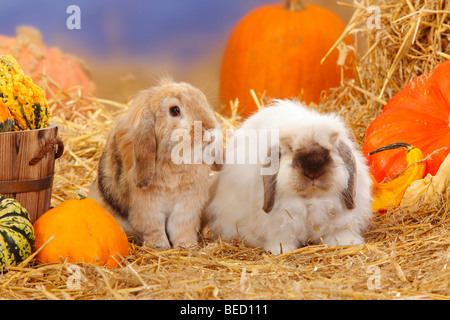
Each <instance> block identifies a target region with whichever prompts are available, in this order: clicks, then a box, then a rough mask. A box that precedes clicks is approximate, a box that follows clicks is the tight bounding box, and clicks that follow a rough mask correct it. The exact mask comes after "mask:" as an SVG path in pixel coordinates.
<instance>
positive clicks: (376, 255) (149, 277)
mask: <svg viewBox="0 0 450 320" xmlns="http://www.w3.org/2000/svg"><path fill="white" fill-rule="evenodd" d="M370 5H377V6H379V7H380V28H379V29H368V28H367V19H368V18H369V17H370V14H369V13H368V12H367V8H368V7H369V6H370ZM352 6H353V7H354V8H355V13H354V15H353V17H352V19H351V21H350V22H349V24H348V26H347V29H346V30H345V32H344V35H345V34H352V35H354V36H355V38H356V39H357V41H356V52H357V53H358V56H359V61H358V62H357V63H356V65H355V66H356V70H357V72H356V80H354V81H346V82H344V83H342V85H341V86H340V87H338V88H335V89H333V90H332V92H331V94H330V95H328V96H324V97H323V100H322V102H321V103H320V104H318V105H315V106H313V107H315V108H317V109H318V110H321V111H335V112H338V113H340V114H341V115H342V116H343V117H344V118H345V119H346V121H347V122H348V123H349V125H350V126H351V128H352V130H353V133H354V137H355V139H356V140H357V141H358V142H362V139H363V138H364V133H365V129H366V128H367V126H368V124H369V123H370V121H372V120H373V118H374V117H375V116H376V115H378V114H379V112H380V111H381V110H382V107H383V105H384V104H385V103H386V101H387V100H389V98H390V97H392V95H394V94H395V93H396V92H398V91H399V90H400V89H401V88H402V87H404V86H405V84H406V83H407V82H408V81H409V80H410V79H412V78H413V77H415V76H417V75H420V74H422V73H424V72H428V71H431V70H432V69H433V68H434V67H435V66H436V65H437V64H438V63H439V62H442V61H444V60H446V59H448V58H449V56H448V55H449V54H450V50H449V48H448V46H449V39H450V38H449V36H450V34H449V32H450V23H449V20H450V18H449V15H448V14H449V13H450V12H449V11H448V10H449V9H450V8H449V7H448V3H447V1H438V0H436V1H431V0H429V1H425V2H423V1H415V0H404V1H394V0H373V1H369V0H361V1H355V2H354V4H353V5H352ZM339 46H340V45H339V42H338V43H337V44H336V47H339ZM341 50H343V49H342V48H341ZM67 97H69V100H68V101H67ZM63 98H64V99H63ZM255 99H256V97H255ZM256 100H257V101H258V103H259V104H260V105H261V107H264V98H263V97H260V99H256ZM49 103H50V105H51V106H52V108H53V109H54V115H53V118H52V120H53V122H56V123H58V124H59V125H60V135H61V137H62V139H63V141H64V144H65V148H66V151H65V153H64V155H63V157H62V158H60V159H59V160H57V162H56V168H55V172H56V175H55V182H54V187H53V198H52V205H53V206H56V205H58V204H60V203H61V202H62V201H65V200H68V199H71V198H78V197H81V196H85V195H86V194H87V191H88V189H89V186H90V184H91V182H92V181H93V179H94V178H95V175H96V167H97V163H98V159H99V157H100V155H101V152H102V149H103V146H104V144H105V142H106V138H107V134H108V132H109V131H110V130H111V128H112V126H113V124H114V120H115V119H116V118H117V117H118V116H119V115H120V114H121V113H122V112H123V111H124V110H125V108H126V105H125V104H120V103H116V102H114V101H108V100H106V99H99V98H96V97H81V96H80V93H79V92H78V91H77V90H76V88H75V89H74V90H73V92H61V93H59V94H56V95H55V96H53V97H52V98H51V99H49ZM238 103H239V102H238V101H232V102H230V108H232V111H234V112H232V116H231V117H230V118H224V117H223V116H221V115H220V114H218V113H217V116H218V118H219V120H220V122H221V124H222V126H223V129H224V130H226V129H228V128H236V127H238V126H239V124H240V122H241V119H240V118H239V115H238V113H237V110H238V108H237V107H238ZM57 107H58V108H57ZM76 110H78V111H76ZM449 211H450V202H449V201H448V195H447V196H443V197H441V198H440V199H439V201H435V202H434V203H427V204H424V203H416V204H415V205H414V206H411V207H400V208H396V209H393V210H390V211H388V212H387V213H386V214H384V215H381V216H374V218H373V221H372V223H371V226H370V228H369V230H368V231H367V232H366V233H365V235H364V236H365V240H366V243H365V244H363V245H358V246H344V247H333V248H329V247H327V246H325V245H313V246H306V247H303V248H300V249H297V250H295V251H293V252H289V253H283V254H281V255H278V256H274V255H272V254H270V253H267V252H265V251H264V250H262V249H259V248H251V247H247V246H245V245H243V244H242V243H240V242H233V243H228V242H224V241H221V240H217V241H212V240H210V239H209V238H208V235H206V236H205V238H204V239H203V240H202V242H201V243H200V244H199V245H198V246H197V247H195V248H190V249H189V250H181V249H171V250H166V251H156V250H153V249H151V248H146V247H140V246H136V245H134V244H130V255H129V256H128V257H124V258H123V259H121V261H120V265H119V266H118V267H116V268H114V269H107V268H103V267H97V266H94V265H90V264H82V263H77V264H69V263H66V262H64V263H59V264H47V265H38V264H36V262H35V261H34V259H32V258H31V259H29V261H26V262H25V263H23V264H21V265H19V266H16V267H10V268H8V272H6V273H4V274H3V275H0V296H1V298H3V299H80V300H82V299H89V300H91V299H187V300H189V299H208V300H215V299H218V300H222V299H283V300H288V299H292V300H296V299H449V298H450V229H449V227H450V214H449Z"/></svg>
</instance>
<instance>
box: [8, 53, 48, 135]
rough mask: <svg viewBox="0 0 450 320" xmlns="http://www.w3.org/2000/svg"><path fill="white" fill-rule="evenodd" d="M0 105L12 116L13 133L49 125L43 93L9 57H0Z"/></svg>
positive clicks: (12, 58)
mask: <svg viewBox="0 0 450 320" xmlns="http://www.w3.org/2000/svg"><path fill="white" fill-rule="evenodd" d="M0 103H1V104H4V105H5V106H6V107H7V108H8V109H9V112H10V114H11V115H12V116H13V118H14V128H13V129H14V131H20V130H33V129H40V128H45V127H48V125H49V117H50V114H51V112H50V108H49V106H48V104H47V99H46V98H45V94H44V91H43V90H42V89H41V88H40V87H39V86H37V85H36V84H34V83H33V81H32V79H31V78H30V77H28V76H26V75H25V74H24V72H23V70H22V69H21V67H20V65H19V64H18V63H17V61H16V59H14V57H13V56H11V55H2V56H0ZM4 131H6V130H4Z"/></svg>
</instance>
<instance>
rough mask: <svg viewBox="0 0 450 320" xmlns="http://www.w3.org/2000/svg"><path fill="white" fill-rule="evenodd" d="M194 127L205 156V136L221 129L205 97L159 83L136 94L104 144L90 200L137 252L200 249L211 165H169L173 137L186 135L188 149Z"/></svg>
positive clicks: (181, 85)
mask: <svg viewBox="0 0 450 320" xmlns="http://www.w3.org/2000/svg"><path fill="white" fill-rule="evenodd" d="M194 121H196V123H197V124H198V123H200V125H201V126H202V128H201V130H200V135H201V136H200V143H201V146H200V147H201V148H204V147H205V143H204V142H203V141H202V137H203V135H204V134H205V132H209V131H208V130H214V129H215V128H217V127H218V123H217V121H216V118H215V116H214V112H213V110H212V108H211V106H210V105H209V103H208V101H207V99H206V97H205V95H204V94H203V93H202V92H201V91H200V90H198V89H196V88H194V87H193V86H191V85H189V84H187V83H183V82H180V83H176V82H173V81H172V80H171V79H163V80H161V81H160V83H159V84H158V85H157V86H154V87H151V88H150V89H148V90H143V91H141V92H139V93H138V94H137V96H136V97H135V98H134V99H133V100H132V102H131V105H130V108H129V110H127V112H126V113H125V114H124V116H122V117H121V118H120V119H119V120H118V121H117V123H116V126H115V127H114V128H113V130H112V131H111V133H110V134H109V136H108V139H107V142H106V146H105V148H104V151H103V154H102V156H101V159H100V162H99V165H98V175H97V178H96V179H95V181H94V182H93V184H92V186H91V189H90V191H89V194H88V197H90V198H93V199H96V200H97V201H98V202H99V203H100V204H101V205H102V206H103V207H104V208H105V209H107V210H108V211H109V212H110V213H111V214H113V215H114V216H115V218H116V219H117V220H118V221H119V222H120V224H121V225H122V227H123V229H124V230H125V232H126V233H127V235H128V236H129V237H130V238H132V239H134V240H135V241H136V242H137V243H139V244H142V243H143V244H145V245H147V246H151V247H154V248H157V249H165V248H170V247H171V246H173V247H189V246H192V245H196V244H197V236H198V231H199V227H200V215H201V210H202V206H203V205H204V202H205V201H206V198H207V193H208V190H207V188H208V177H209V172H210V165H211V163H209V164H207V163H205V162H202V161H200V162H198V161H196V162H194V163H189V162H188V163H185V162H186V161H185V162H182V163H180V161H174V159H173V156H174V155H173V150H174V147H176V146H177V144H179V143H180V142H179V139H178V138H175V139H174V133H176V132H177V131H179V132H181V133H183V132H184V134H185V135H187V137H190V138H191V140H190V141H191V142H190V143H191V146H192V144H193V143H194V131H195V125H194ZM197 121H198V122H197ZM196 139H197V140H198V137H197V138H196ZM183 156H184V155H183Z"/></svg>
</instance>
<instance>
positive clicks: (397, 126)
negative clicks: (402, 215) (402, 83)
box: [362, 61, 450, 181]
mask: <svg viewBox="0 0 450 320" xmlns="http://www.w3.org/2000/svg"><path fill="white" fill-rule="evenodd" d="M449 123H450V61H446V62H443V63H441V64H439V65H438V66H437V67H436V68H435V69H434V70H433V71H432V72H429V73H426V74H423V75H421V76H419V77H417V78H415V79H413V80H412V81H411V82H410V83H409V84H408V85H407V86H406V87H405V88H404V89H403V90H401V91H400V92H398V93H397V94H396V95H394V96H393V97H392V98H391V99H390V100H389V101H388V103H387V104H386V105H385V106H384V108H383V112H382V113H381V114H380V115H379V116H378V117H377V118H376V119H375V120H374V121H373V122H372V123H371V124H370V125H369V127H368V129H367V133H366V138H365V140H364V143H363V146H362V151H363V153H364V155H367V154H368V152H370V151H372V150H375V149H377V148H379V147H381V146H384V145H386V144H389V143H393V142H406V143H409V144H411V145H414V146H415V147H417V148H419V149H420V150H422V152H423V154H424V156H425V157H427V156H428V155H431V154H433V155H432V156H431V157H430V158H428V159H427V160H426V162H425V163H426V169H425V175H427V174H428V173H430V174H431V175H435V174H436V172H437V171H438V170H439V167H440V166H441V163H442V162H443V161H444V160H445V158H446V157H447V155H448V154H449V152H450V148H449V146H450V124H449ZM368 160H369V165H370V169H371V172H372V174H373V176H374V177H375V179H376V180H377V181H382V180H383V179H384V178H392V177H393V176H395V175H396V174H397V173H399V172H400V171H401V170H403V169H404V168H405V167H406V160H405V153H404V151H403V152H402V151H400V150H392V151H389V152H383V153H379V154H378V153H377V154H374V155H373V156H370V157H368Z"/></svg>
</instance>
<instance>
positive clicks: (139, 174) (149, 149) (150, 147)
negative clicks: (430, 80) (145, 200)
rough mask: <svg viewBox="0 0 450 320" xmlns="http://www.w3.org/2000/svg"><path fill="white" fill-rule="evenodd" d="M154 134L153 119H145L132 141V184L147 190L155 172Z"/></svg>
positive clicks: (155, 145) (155, 148)
mask: <svg viewBox="0 0 450 320" xmlns="http://www.w3.org/2000/svg"><path fill="white" fill-rule="evenodd" d="M156 151H157V143H156V134H155V120H154V117H151V118H150V117H145V118H144V119H142V120H141V121H140V123H139V125H138V127H137V128H136V129H135V132H134V141H133V164H134V170H133V171H134V172H133V173H134V182H135V183H136V186H137V187H138V188H143V189H145V188H147V187H148V186H149V185H150V183H151V182H152V180H153V176H154V174H155V170H156Z"/></svg>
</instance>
